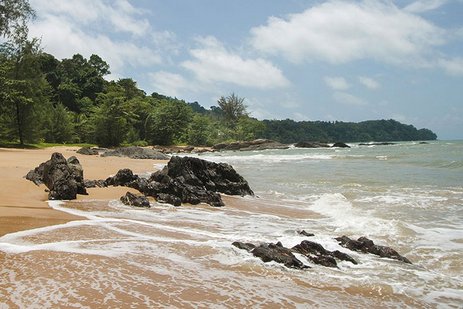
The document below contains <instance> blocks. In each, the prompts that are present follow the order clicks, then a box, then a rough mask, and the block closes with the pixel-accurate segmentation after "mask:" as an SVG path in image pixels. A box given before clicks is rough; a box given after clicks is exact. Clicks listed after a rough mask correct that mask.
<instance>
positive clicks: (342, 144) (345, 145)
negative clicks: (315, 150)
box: [331, 142, 350, 148]
mask: <svg viewBox="0 0 463 309" xmlns="http://www.w3.org/2000/svg"><path fill="white" fill-rule="evenodd" d="M331 147H333V148H334V147H336V148H350V146H349V145H347V144H346V143H342V142H337V143H334V144H333V146H331Z"/></svg>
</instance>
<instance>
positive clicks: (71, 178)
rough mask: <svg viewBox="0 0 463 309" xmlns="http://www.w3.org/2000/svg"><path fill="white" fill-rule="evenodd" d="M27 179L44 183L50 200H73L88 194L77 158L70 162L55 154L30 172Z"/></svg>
mask: <svg viewBox="0 0 463 309" xmlns="http://www.w3.org/2000/svg"><path fill="white" fill-rule="evenodd" d="M26 179H28V180H31V181H33V182H34V183H35V184H37V185H38V184H41V183H44V184H45V185H46V186H47V188H48V189H49V193H48V198H49V199H50V200H73V199H75V198H76V197H77V194H87V191H86V189H85V184H84V177H83V169H82V166H81V165H80V163H79V160H78V159H77V158H76V157H70V158H69V159H68V160H66V159H65V158H64V156H63V155H62V154H61V153H58V152H55V153H53V154H52V155H51V159H50V160H48V161H46V162H44V163H42V164H40V165H39V166H38V167H36V168H35V169H34V170H31V171H29V173H27V175H26Z"/></svg>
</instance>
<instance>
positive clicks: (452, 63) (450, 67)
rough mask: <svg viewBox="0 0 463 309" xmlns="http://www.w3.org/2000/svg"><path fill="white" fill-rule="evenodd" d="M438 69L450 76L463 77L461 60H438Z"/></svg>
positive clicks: (462, 60)
mask: <svg viewBox="0 0 463 309" xmlns="http://www.w3.org/2000/svg"><path fill="white" fill-rule="evenodd" d="M437 65H438V67H440V68H442V69H444V71H445V72H447V73H448V74H450V75H459V76H460V75H461V76H463V58H462V57H457V58H451V59H443V58H442V59H439V60H438V62H437Z"/></svg>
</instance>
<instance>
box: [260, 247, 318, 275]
mask: <svg viewBox="0 0 463 309" xmlns="http://www.w3.org/2000/svg"><path fill="white" fill-rule="evenodd" d="M251 253H252V254H253V255H254V256H255V257H258V258H260V259H261V260H262V261H264V262H265V263H267V262H271V261H275V262H277V263H280V264H283V265H285V266H286V267H289V268H296V269H305V268H310V267H308V266H306V265H304V263H302V262H301V261H300V260H298V259H297V258H296V257H295V256H294V254H293V253H292V252H291V250H290V249H288V248H285V247H283V246H282V245H281V243H276V244H272V243H269V244H261V245H259V246H257V247H255V248H254V249H253V250H252V251H251Z"/></svg>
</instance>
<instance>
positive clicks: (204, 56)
mask: <svg viewBox="0 0 463 309" xmlns="http://www.w3.org/2000/svg"><path fill="white" fill-rule="evenodd" d="M198 42H199V43H200V45H201V46H200V47H199V48H197V49H192V50H190V54H191V55H192V56H193V59H192V60H189V61H185V62H183V63H182V66H183V67H184V68H186V69H188V70H190V71H192V72H193V73H194V74H195V76H196V77H197V78H198V79H199V80H200V81H202V82H205V83H214V82H225V83H231V84H236V85H239V86H243V87H251V88H260V89H268V88H273V87H286V86H288V85H289V84H290V83H289V81H288V80H287V79H286V77H284V76H283V73H282V72H281V71H280V69H278V68H277V67H275V66H274V65H273V64H272V63H270V62H269V61H266V60H264V59H262V58H258V59H244V58H242V57H241V56H240V55H238V54H235V53H233V52H230V51H228V50H226V49H225V47H224V46H223V44H222V43H221V42H219V41H218V40H217V39H216V38H214V37H206V38H200V39H198Z"/></svg>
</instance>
